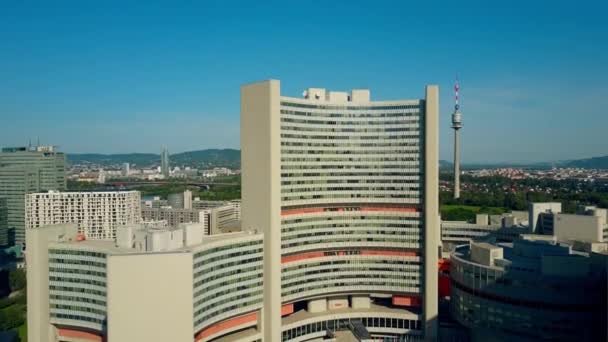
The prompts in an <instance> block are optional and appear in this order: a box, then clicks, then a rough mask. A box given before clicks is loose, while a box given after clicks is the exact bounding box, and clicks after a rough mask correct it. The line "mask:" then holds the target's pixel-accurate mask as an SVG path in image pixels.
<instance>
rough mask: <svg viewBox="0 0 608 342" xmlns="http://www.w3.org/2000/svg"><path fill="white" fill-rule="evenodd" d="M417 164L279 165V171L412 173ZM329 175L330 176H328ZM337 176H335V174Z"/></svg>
mask: <svg viewBox="0 0 608 342" xmlns="http://www.w3.org/2000/svg"><path fill="white" fill-rule="evenodd" d="M419 164H420V163H419V162H402V163H400V164H380V165H378V164H373V163H371V164H353V165H344V164H322V165H314V164H295V165H281V171H282V172H284V170H326V169H334V170H348V171H351V170H357V169H365V170H373V169H380V170H389V169H399V170H403V169H408V168H410V169H411V170H412V171H414V170H417V169H418V165H419ZM330 175H331V174H330ZM335 175H336V176H337V174H335Z"/></svg>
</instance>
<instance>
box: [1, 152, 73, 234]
mask: <svg viewBox="0 0 608 342" xmlns="http://www.w3.org/2000/svg"><path fill="white" fill-rule="evenodd" d="M65 189H66V180H65V155H64V154H63V153H61V152H57V151H56V150H55V148H54V147H53V146H37V147H9V148H3V149H2V150H1V152H0V197H4V198H6V201H7V204H6V207H7V221H8V227H7V228H5V229H3V230H0V245H2V244H7V243H11V244H12V243H17V244H22V243H23V242H25V212H24V208H25V195H26V194H28V193H32V192H39V191H48V190H60V191H61V190H65ZM9 232H10V234H9ZM9 237H10V238H11V239H10V240H13V241H9Z"/></svg>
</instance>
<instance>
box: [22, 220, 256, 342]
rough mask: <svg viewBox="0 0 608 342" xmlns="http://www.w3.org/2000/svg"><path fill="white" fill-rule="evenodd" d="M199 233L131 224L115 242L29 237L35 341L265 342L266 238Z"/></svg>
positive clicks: (70, 234)
mask: <svg viewBox="0 0 608 342" xmlns="http://www.w3.org/2000/svg"><path fill="white" fill-rule="evenodd" d="M201 228H202V227H201V226H200V225H196V224H195V225H188V224H186V225H182V226H180V227H179V228H173V229H155V228H143V227H141V226H139V225H128V226H125V227H121V228H119V229H118V234H117V237H116V240H115V241H91V240H87V239H83V237H82V235H80V234H79V233H78V227H77V225H75V224H61V225H51V226H44V227H40V228H39V229H30V230H28V231H27V244H28V246H30V249H32V250H35V251H36V253H27V255H26V258H27V267H28V270H27V278H28V279H27V281H28V288H27V292H28V293H27V296H28V310H27V325H28V340H29V341H44V342H47V341H52V342H55V341H113V342H123V341H124V342H127V341H129V342H130V341H147V342H166V341H172V342H192V341H197V342H199V341H200V342H207V341H211V340H213V341H222V340H224V341H227V340H230V341H260V340H261V333H260V332H258V331H257V329H256V326H257V324H258V322H259V320H260V318H261V307H262V304H263V292H262V279H263V269H262V265H263V259H262V257H263V252H262V246H263V235H262V234H260V233H256V232H253V231H250V232H238V233H230V234H221V235H217V236H204V233H203V231H202V229H201ZM242 334H245V335H247V336H249V337H250V338H248V339H246V340H243V339H240V338H239V336H241V335H242Z"/></svg>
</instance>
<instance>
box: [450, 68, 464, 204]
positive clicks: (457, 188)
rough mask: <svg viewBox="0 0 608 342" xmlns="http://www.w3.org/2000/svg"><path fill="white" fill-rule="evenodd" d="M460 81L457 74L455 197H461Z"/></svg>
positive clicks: (454, 118)
mask: <svg viewBox="0 0 608 342" xmlns="http://www.w3.org/2000/svg"><path fill="white" fill-rule="evenodd" d="M459 91H460V83H459V82H458V76H456V83H455V84H454V113H453V114H452V128H453V129H454V199H458V198H460V129H461V128H462V114H461V113H460V104H459V95H458V92H459Z"/></svg>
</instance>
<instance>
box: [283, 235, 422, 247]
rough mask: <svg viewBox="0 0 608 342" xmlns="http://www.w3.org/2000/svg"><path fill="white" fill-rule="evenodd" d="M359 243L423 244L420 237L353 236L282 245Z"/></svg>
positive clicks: (408, 245)
mask: <svg viewBox="0 0 608 342" xmlns="http://www.w3.org/2000/svg"><path fill="white" fill-rule="evenodd" d="M358 242H376V243H403V244H405V245H404V247H411V248H418V246H420V243H421V242H422V239H421V238H420V235H412V236H408V237H407V238H402V239H398V238H384V237H375V236H368V237H358V236H353V237H346V238H327V239H316V240H308V241H306V240H304V241H297V242H294V243H284V244H281V248H292V247H304V246H309V245H319V244H321V245H326V244H331V243H352V244H356V243H358Z"/></svg>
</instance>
